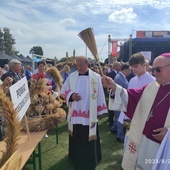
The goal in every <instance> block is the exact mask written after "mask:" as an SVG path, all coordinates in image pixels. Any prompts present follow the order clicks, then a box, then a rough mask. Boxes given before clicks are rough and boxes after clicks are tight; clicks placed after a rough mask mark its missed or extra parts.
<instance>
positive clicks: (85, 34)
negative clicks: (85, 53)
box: [78, 28, 104, 76]
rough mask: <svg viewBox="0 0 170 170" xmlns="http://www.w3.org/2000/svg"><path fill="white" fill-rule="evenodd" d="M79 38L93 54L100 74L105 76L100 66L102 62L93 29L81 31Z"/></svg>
mask: <svg viewBox="0 0 170 170" xmlns="http://www.w3.org/2000/svg"><path fill="white" fill-rule="evenodd" d="M78 36H79V37H80V38H81V39H82V40H83V41H84V43H85V44H86V46H87V47H88V48H89V50H90V52H91V53H92V55H93V56H94V58H95V60H96V62H97V63H98V66H99V70H100V73H101V75H102V76H103V75H104V74H103V71H102V68H101V65H100V61H99V56H98V51H97V45H96V41H95V38H94V33H93V29H92V28H87V29H85V30H83V31H81V32H80V33H79V34H78Z"/></svg>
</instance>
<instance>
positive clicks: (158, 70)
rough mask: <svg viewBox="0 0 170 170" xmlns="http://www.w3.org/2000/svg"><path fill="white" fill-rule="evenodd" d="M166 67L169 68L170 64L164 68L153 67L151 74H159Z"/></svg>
mask: <svg viewBox="0 0 170 170" xmlns="http://www.w3.org/2000/svg"><path fill="white" fill-rule="evenodd" d="M168 66H170V64H167V65H166V66H163V67H155V68H152V71H153V72H154V71H156V72H157V73H160V72H161V70H162V69H163V68H165V67H168Z"/></svg>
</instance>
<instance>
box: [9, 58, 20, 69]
mask: <svg viewBox="0 0 170 170" xmlns="http://www.w3.org/2000/svg"><path fill="white" fill-rule="evenodd" d="M17 64H20V65H21V62H20V61H19V60H17V59H12V60H11V61H10V62H9V67H12V66H14V65H17Z"/></svg>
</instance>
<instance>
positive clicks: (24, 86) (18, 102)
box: [10, 77, 31, 120]
mask: <svg viewBox="0 0 170 170" xmlns="http://www.w3.org/2000/svg"><path fill="white" fill-rule="evenodd" d="M10 95H11V100H12V102H13V104H14V109H16V110H17V111H18V118H19V120H21V119H22V117H23V116H24V115H25V113H26V111H27V109H28V107H29V105H30V103H31V100H30V95H29V89H28V83H27V79H26V77H24V78H22V79H21V80H19V81H18V82H17V83H15V84H14V85H12V86H11V87H10Z"/></svg>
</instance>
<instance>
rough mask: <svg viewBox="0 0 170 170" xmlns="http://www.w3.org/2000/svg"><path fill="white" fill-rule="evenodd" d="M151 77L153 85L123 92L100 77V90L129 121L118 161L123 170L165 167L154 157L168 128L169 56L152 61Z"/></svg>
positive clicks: (169, 122)
mask: <svg viewBox="0 0 170 170" xmlns="http://www.w3.org/2000/svg"><path fill="white" fill-rule="evenodd" d="M153 73H154V76H155V78H156V81H155V82H153V83H151V84H149V85H147V86H145V87H143V88H142V89H138V90H137V89H136V90H135V89H129V90H125V89H123V88H122V87H120V86H118V85H116V84H115V83H114V81H113V80H112V79H110V78H109V77H103V84H104V86H105V87H107V88H110V89H111V90H112V91H113V93H115V94H114V95H115V101H114V103H113V107H114V108H115V109H119V110H120V111H125V114H126V115H127V116H128V117H129V118H130V119H132V122H131V126H130V130H129V135H128V141H127V145H126V149H125V153H124V155H123V161H122V168H123V169H125V170H134V169H136V170H150V169H152V167H153V165H154V164H155V163H165V162H161V160H156V159H155V157H156V154H157V151H158V149H159V147H160V145H161V142H162V140H163V139H164V136H165V135H166V133H167V129H168V127H170V102H169V101H170V76H169V75H170V53H165V54H162V55H160V56H158V57H157V58H155V60H154V62H153ZM160 159H168V158H160ZM166 163H168V161H167V162H166Z"/></svg>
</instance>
